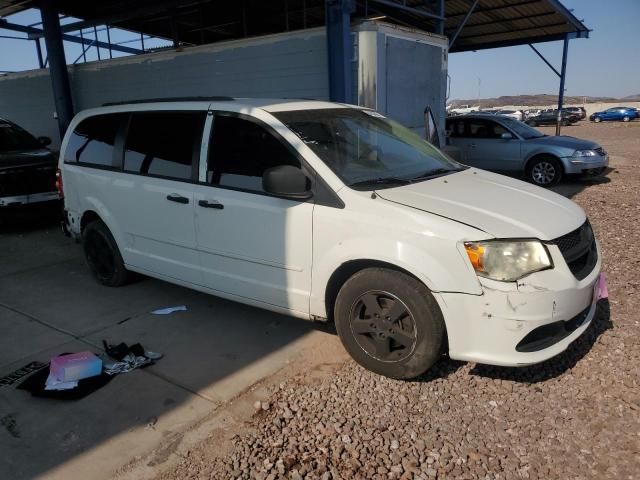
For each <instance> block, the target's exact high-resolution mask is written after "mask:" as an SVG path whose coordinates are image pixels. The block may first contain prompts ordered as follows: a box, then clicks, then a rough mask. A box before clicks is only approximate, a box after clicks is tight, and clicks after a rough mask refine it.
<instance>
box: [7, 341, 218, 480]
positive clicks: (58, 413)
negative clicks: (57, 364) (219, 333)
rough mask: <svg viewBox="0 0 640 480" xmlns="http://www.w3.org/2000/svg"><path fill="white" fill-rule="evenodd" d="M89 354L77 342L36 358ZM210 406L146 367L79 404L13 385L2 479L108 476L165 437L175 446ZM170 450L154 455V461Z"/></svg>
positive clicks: (45, 358) (8, 391)
mask: <svg viewBox="0 0 640 480" xmlns="http://www.w3.org/2000/svg"><path fill="white" fill-rule="evenodd" d="M86 349H87V345H86V344H84V343H82V342H78V341H74V342H69V343H65V344H62V345H59V346H57V347H55V348H53V349H51V350H49V351H47V352H43V353H41V354H39V355H36V356H34V358H33V359H34V360H41V361H46V360H48V359H49V358H50V357H51V356H54V355H56V354H58V353H61V352H64V351H81V350H86ZM94 351H95V350H94ZM20 366H22V364H15V365H12V366H11V369H15V368H19V367H20ZM215 407H216V404H215V403H213V402H210V401H207V400H204V399H202V398H201V397H198V396H197V395H193V394H191V393H190V392H187V391H186V390H184V389H183V388H180V387H177V386H175V385H172V384H171V383H169V382H166V381H163V380H162V379H160V378H158V377H156V376H155V375H153V374H151V373H148V372H145V371H144V370H136V371H133V372H130V373H127V374H122V375H119V376H117V377H116V378H114V379H113V380H112V381H111V382H110V383H108V384H107V385H106V386H105V387H103V388H102V389H100V390H97V391H95V392H93V393H92V394H91V395H89V396H87V397H85V398H83V399H81V400H77V401H62V400H53V399H44V398H36V397H32V396H31V395H30V394H29V393H28V392H25V391H22V390H17V389H15V388H14V387H12V386H9V387H0V427H1V428H0V477H1V478H12V479H22V478H25V479H26V478H34V477H36V476H37V477H40V478H54V479H69V478H91V479H103V478H111V477H113V475H114V474H115V473H116V471H117V470H118V469H119V468H121V467H122V466H124V465H125V464H126V463H128V462H129V461H130V460H131V459H133V458H135V457H136V456H142V455H143V454H148V452H150V451H152V450H154V449H156V448H157V447H158V446H159V445H160V444H163V443H165V442H167V440H171V441H170V442H169V443H170V444H173V445H174V447H177V445H178V444H179V442H180V439H181V436H182V433H181V432H182V431H183V430H184V429H186V428H187V427H188V426H189V425H190V424H191V423H193V422H194V421H195V420H197V419H198V418H201V417H203V416H206V415H207V414H209V413H210V412H212V411H213V410H214V409H215ZM169 450H171V447H169ZM169 453H170V451H168V450H167V449H165V451H163V452H162V451H161V452H158V453H157V458H156V461H161V460H162V457H163V456H165V455H168V454H169ZM152 461H153V460H152Z"/></svg>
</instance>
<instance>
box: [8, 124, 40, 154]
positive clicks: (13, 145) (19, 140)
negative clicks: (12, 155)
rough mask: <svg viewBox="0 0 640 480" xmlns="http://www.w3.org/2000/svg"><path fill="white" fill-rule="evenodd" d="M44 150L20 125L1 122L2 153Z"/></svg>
mask: <svg viewBox="0 0 640 480" xmlns="http://www.w3.org/2000/svg"><path fill="white" fill-rule="evenodd" d="M34 148H42V147H41V146H40V144H39V143H38V141H37V140H36V139H35V138H33V135H31V134H30V133H29V132H27V131H26V130H25V129H23V128H20V127H19V126H18V125H16V124H14V123H9V122H1V121H0V152H9V151H12V150H29V149H34Z"/></svg>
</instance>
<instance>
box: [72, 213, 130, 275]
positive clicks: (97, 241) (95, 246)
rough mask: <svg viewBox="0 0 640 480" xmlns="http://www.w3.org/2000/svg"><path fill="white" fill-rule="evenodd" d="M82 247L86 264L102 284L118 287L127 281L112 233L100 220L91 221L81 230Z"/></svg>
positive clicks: (126, 273)
mask: <svg viewBox="0 0 640 480" xmlns="http://www.w3.org/2000/svg"><path fill="white" fill-rule="evenodd" d="M82 248H83V250H84V256H85V259H86V261H87V265H88V266H89V268H90V269H91V272H92V273H93V276H94V277H95V279H96V280H97V281H98V283H101V284H102V285H106V286H107V287H119V286H121V285H125V284H126V283H127V282H128V281H129V277H130V275H129V272H128V271H127V269H126V268H125V266H124V262H123V261H122V255H120V250H119V249H118V245H117V244H116V241H115V239H114V238H113V235H111V232H110V231H109V229H108V228H107V226H106V225H105V224H104V223H102V222H101V221H100V220H95V221H93V222H91V223H90V224H89V225H87V226H86V227H85V228H84V231H83V232H82Z"/></svg>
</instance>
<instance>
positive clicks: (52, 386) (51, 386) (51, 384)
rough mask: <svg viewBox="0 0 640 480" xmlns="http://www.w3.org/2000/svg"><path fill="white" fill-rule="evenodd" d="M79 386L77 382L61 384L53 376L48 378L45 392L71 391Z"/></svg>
mask: <svg viewBox="0 0 640 480" xmlns="http://www.w3.org/2000/svg"><path fill="white" fill-rule="evenodd" d="M77 386H78V381H77V380H75V381H73V382H61V381H60V380H58V379H57V378H55V377H52V376H51V374H49V376H48V377H47V381H46V382H45V387H44V389H45V390H70V389H72V388H76V387H77Z"/></svg>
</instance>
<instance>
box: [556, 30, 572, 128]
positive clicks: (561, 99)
mask: <svg viewBox="0 0 640 480" xmlns="http://www.w3.org/2000/svg"><path fill="white" fill-rule="evenodd" d="M568 51H569V37H568V36H565V37H564V42H563V44H562V68H561V69H560V91H559V92H558V121H557V122H556V135H560V129H561V126H560V121H561V120H562V105H563V104H564V81H565V78H566V76H567V53H568Z"/></svg>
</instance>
